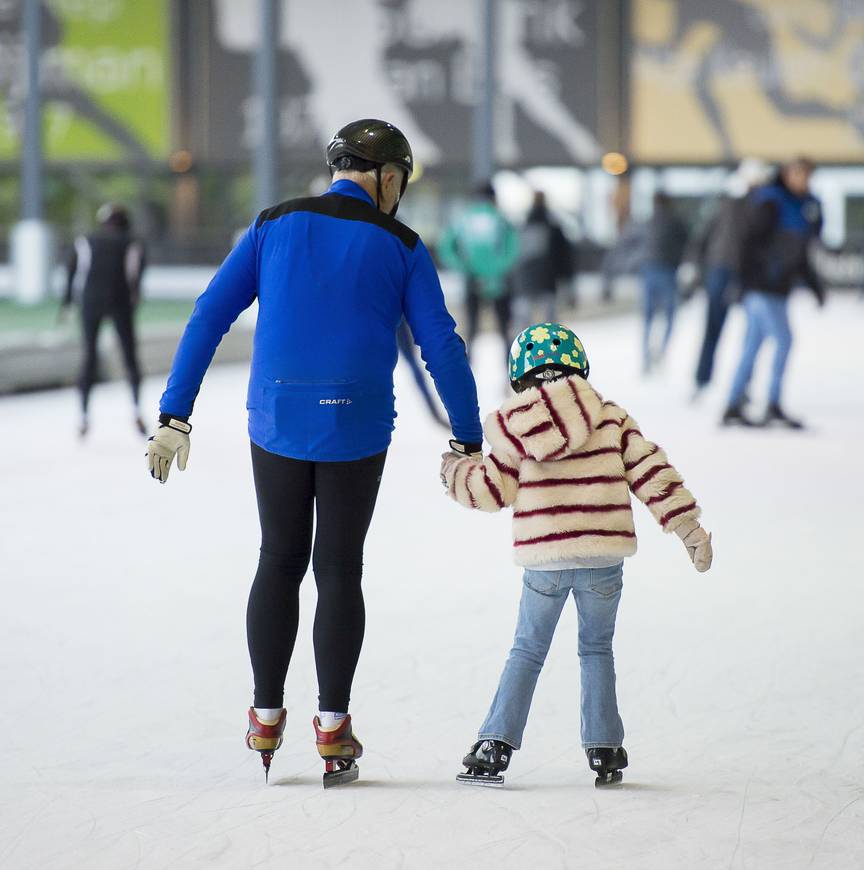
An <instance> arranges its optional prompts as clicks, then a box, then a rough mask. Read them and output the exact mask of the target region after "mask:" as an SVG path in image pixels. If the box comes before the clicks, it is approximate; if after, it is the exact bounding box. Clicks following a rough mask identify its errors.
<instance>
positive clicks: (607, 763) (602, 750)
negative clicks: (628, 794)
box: [585, 746, 627, 788]
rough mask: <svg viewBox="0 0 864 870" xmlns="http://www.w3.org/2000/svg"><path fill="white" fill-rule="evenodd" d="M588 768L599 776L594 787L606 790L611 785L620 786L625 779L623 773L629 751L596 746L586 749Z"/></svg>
mask: <svg viewBox="0 0 864 870" xmlns="http://www.w3.org/2000/svg"><path fill="white" fill-rule="evenodd" d="M585 755H587V756H588V766H589V767H590V768H591V770H593V771H594V773H596V774H597V779H595V780H594V785H595V786H596V787H597V788H604V787H605V786H609V785H618V784H619V783H620V782H621V780H622V779H623V778H624V775H623V774H622V773H621V771H622V770H623V769H624V768H625V767H627V750H626V749H625V748H624V747H623V746H619V747H618V748H617V749H612V748H610V747H608V746H596V747H593V748H592V749H586V750H585Z"/></svg>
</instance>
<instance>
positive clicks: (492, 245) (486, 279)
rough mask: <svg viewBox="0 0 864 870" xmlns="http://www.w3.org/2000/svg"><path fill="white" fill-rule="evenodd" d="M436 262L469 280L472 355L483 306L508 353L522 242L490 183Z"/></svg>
mask: <svg viewBox="0 0 864 870" xmlns="http://www.w3.org/2000/svg"><path fill="white" fill-rule="evenodd" d="M438 256H439V257H440V259H441V262H442V264H443V265H444V266H446V267H447V268H448V269H453V270H454V271H457V272H461V273H462V274H463V275H464V276H465V309H466V311H465V313H466V317H467V319H468V323H467V335H466V336H465V338H466V341H467V344H468V353H469V354H470V353H471V346H472V344H473V343H474V337H475V336H476V335H477V326H478V322H479V318H480V306H481V304H487V305H491V306H492V307H493V309H494V311H495V318H496V320H497V321H498V332H499V333H500V335H501V339H502V341H503V342H504V348H505V352H506V351H509V349H510V341H509V335H510V286H509V277H510V272H511V271H512V269H513V266H514V265H515V263H516V259H517V257H518V256H519V236H518V235H517V233H516V230H515V229H514V228H513V227H512V226H511V225H510V223H509V222H508V221H507V219H506V218H505V217H504V215H503V214H501V212H500V211H499V210H498V207H497V205H496V203H495V188H494V187H492V184H491V183H490V182H485V183H484V184H482V185H481V186H480V187H479V188H477V191H476V193H475V197H474V199H473V201H472V202H471V203H470V204H469V205H468V206H467V207H466V208H465V209H464V210H463V211H462V212H460V213H459V214H457V215H456V217H455V218H454V219H453V220H452V221H451V222H450V224H449V225H448V227H447V229H446V230H445V231H444V235H443V236H442V237H441V241H440V243H439V245H438Z"/></svg>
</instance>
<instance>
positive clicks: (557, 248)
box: [512, 190, 574, 329]
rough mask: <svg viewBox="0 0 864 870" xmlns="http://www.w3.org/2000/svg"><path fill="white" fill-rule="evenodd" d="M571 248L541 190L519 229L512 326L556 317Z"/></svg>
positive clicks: (569, 273)
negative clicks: (561, 282)
mask: <svg viewBox="0 0 864 870" xmlns="http://www.w3.org/2000/svg"><path fill="white" fill-rule="evenodd" d="M573 258H574V254H573V249H572V247H571V245H570V243H569V242H568V241H567V237H566V236H565V235H564V232H563V230H562V229H561V227H560V225H559V224H558V222H557V221H556V220H555V219H554V218H553V217H552V215H550V214H549V209H548V208H547V207H546V196H545V194H544V193H543V191H542V190H538V191H535V192H534V201H533V204H532V206H531V209H530V211H529V212H528V216H527V217H526V219H525V224H524V225H523V227H522V229H521V230H520V232H519V260H518V263H517V265H516V270H515V275H514V282H513V318H512V319H513V327H514V329H524V328H525V327H526V326H527V325H528V324H530V323H535V322H537V321H541V320H542V321H545V322H547V323H555V322H556V321H557V320H558V305H557V300H558V283H559V281H566V280H567V279H569V278H572V277H573V271H574V270H573Z"/></svg>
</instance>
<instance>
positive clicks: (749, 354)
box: [722, 158, 825, 429]
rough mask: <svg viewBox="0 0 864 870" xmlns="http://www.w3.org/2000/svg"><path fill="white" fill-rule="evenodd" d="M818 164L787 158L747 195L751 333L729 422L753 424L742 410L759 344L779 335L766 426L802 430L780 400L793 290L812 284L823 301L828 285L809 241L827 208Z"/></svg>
mask: <svg viewBox="0 0 864 870" xmlns="http://www.w3.org/2000/svg"><path fill="white" fill-rule="evenodd" d="M812 174H813V164H812V162H811V161H810V160H807V159H806V158H798V159H796V160H793V161H791V162H790V163H787V164H786V165H785V166H784V167H783V168H782V169H781V171H780V173H779V174H778V176H777V178H776V179H775V180H774V181H773V182H772V183H771V184H767V185H765V186H764V187H761V188H757V189H756V190H755V191H753V193H752V194H751V196H750V198H749V200H748V210H747V216H746V220H745V225H744V235H743V237H742V245H741V286H742V289H743V291H744V295H743V302H744V310H745V312H746V314H747V332H746V335H745V337H744V347H743V349H742V353H741V361H740V363H739V364H738V370H737V371H736V373H735V378H734V380H733V382H732V389H731V391H730V393H729V400H728V403H727V407H726V412H725V413H724V415H723V420H722V422H723V423H724V425H735V424H737V425H745V426H746V425H753V423H754V421H753V420H751V419H750V418H748V417H747V416H745V414H744V413H743V410H742V405H743V403H744V397H745V395H746V391H747V387H748V385H749V383H750V378H751V376H752V374H753V367H754V365H755V362H756V356H757V354H758V353H759V348H760V347H761V346H762V343H763V342H764V341H765V339H766V338H771V339H773V340H774V345H775V347H774V362H773V366H772V369H771V384H770V388H769V393H768V407H767V411H766V413H765V416H764V418H763V420H762V421H761V424H762V425H770V424H776V425H782V426H786V427H788V428H791V429H801V428H803V424H802V423H801V422H800V421H799V420H795V419H793V418H791V417H789V416H787V415H786V413H785V412H784V411H783V408H782V406H781V404H780V397H781V393H782V389H783V376H784V374H785V372H786V363H787V361H788V359H789V351H790V349H791V347H792V331H791V329H790V327H789V310H788V308H789V294H790V293H791V292H792V290H793V288H794V287H796V286H798V285H799V284H803V285H805V286H807V287H809V288H810V289H811V290H812V291H813V293H814V294H815V296H816V300H817V302H818V303H819V305H820V306H821V305H823V304H824V302H825V290H824V288H823V286H822V281H821V279H820V278H819V276H818V275H817V274H816V272H815V270H814V269H813V266H812V265H811V263H810V259H809V247H810V243H811V242H812V241H813V240H814V239H817V238H818V237H819V235H820V233H821V230H822V208H821V206H820V204H819V200H818V199H816V197H815V196H813V194H812V193H811V192H810V176H811V175H812Z"/></svg>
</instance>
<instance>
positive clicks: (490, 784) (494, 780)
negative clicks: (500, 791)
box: [456, 773, 504, 788]
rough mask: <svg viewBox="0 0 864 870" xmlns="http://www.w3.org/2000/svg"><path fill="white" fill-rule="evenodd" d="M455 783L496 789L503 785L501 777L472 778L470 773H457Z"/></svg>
mask: <svg viewBox="0 0 864 870" xmlns="http://www.w3.org/2000/svg"><path fill="white" fill-rule="evenodd" d="M456 782H464V783H465V784H466V785H479V786H485V787H486V788H498V787H499V786H502V785H504V777H503V776H492V775H489V776H485V775H484V776H472V775H471V774H470V773H457V774H456Z"/></svg>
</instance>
